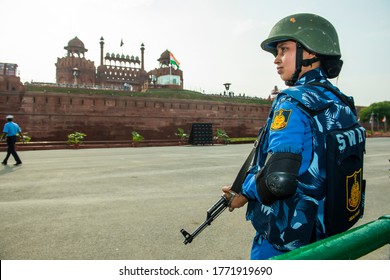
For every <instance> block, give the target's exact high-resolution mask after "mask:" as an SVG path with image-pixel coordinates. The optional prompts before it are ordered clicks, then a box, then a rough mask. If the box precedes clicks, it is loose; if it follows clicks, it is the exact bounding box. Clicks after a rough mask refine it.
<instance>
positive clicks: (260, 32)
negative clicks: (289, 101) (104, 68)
mask: <svg viewBox="0 0 390 280" xmlns="http://www.w3.org/2000/svg"><path fill="white" fill-rule="evenodd" d="M0 7H1V15H2V17H1V21H2V24H1V29H0V30H1V41H0V62H10V63H16V64H18V65H19V74H20V77H21V80H22V81H23V82H25V81H32V80H33V81H36V82H55V63H56V61H57V58H58V57H64V56H65V55H66V50H64V47H65V46H66V45H67V44H68V42H69V40H71V39H73V38H74V37H75V36H77V37H78V38H79V39H80V40H82V41H83V42H84V45H85V47H86V48H87V49H88V52H87V53H86V55H85V57H86V58H87V59H90V60H92V61H94V62H95V66H98V65H99V64H100V45H99V40H100V37H102V36H103V37H104V39H105V49H104V53H107V52H109V53H119V54H122V53H123V54H125V55H127V54H128V55H130V56H131V55H134V56H141V52H140V45H141V43H144V45H145V68H146V70H147V71H149V70H152V69H154V68H156V67H158V66H159V63H158V61H157V59H158V58H159V57H160V55H161V53H162V52H164V51H165V50H166V49H168V50H169V51H171V52H172V53H173V54H174V55H175V57H176V58H177V59H178V60H179V62H180V63H181V65H180V66H181V69H182V70H183V75H184V88H185V89H190V90H197V91H201V92H203V91H204V92H205V93H220V92H222V91H223V90H224V86H223V84H224V83H226V82H229V83H231V84H232V85H231V90H232V91H234V92H235V94H236V95H237V94H240V93H241V94H242V93H245V94H246V95H247V96H258V97H263V98H266V97H267V96H268V95H269V93H270V92H271V90H272V88H273V87H274V86H275V85H277V86H278V87H279V88H285V85H284V83H283V82H282V81H281V80H280V78H279V76H278V75H277V73H276V67H275V65H274V64H273V60H274V58H273V56H272V55H271V54H269V53H267V52H264V51H263V50H261V48H260V43H261V41H262V40H264V39H265V38H267V36H268V34H269V31H270V30H271V28H272V26H273V25H274V24H275V23H276V22H277V21H278V20H279V19H281V18H283V17H285V16H288V15H291V14H294V13H302V12H305V13H306V12H307V13H316V14H318V15H321V16H323V17H325V18H327V19H328V20H329V21H330V22H332V23H333V25H334V26H335V27H336V29H337V31H338V34H339V39H340V45H341V51H342V59H343V60H344V66H343V70H342V71H341V74H340V76H339V78H338V80H336V79H334V80H332V82H333V83H334V84H336V85H337V86H339V87H340V89H341V90H342V91H343V92H344V93H346V94H347V95H353V96H354V98H355V103H356V105H362V106H368V105H370V104H372V103H373V102H380V101H385V100H390V98H389V89H388V87H389V86H388V85H387V81H390V70H389V65H390V64H389V52H388V48H389V45H390V44H389V43H390V16H389V14H390V1H388V0H370V1H367V0H355V1H352V0H348V1H347V0H344V1H343V0H327V1H324V0H321V1H318V0H276V1H269V0H268V1H263V0H187V1H186V0H110V1H106V0H66V1H57V0H12V1H9V0H0ZM122 39H123V43H124V45H123V46H122V48H121V47H120V42H121V40H122Z"/></svg>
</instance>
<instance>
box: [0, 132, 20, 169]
mask: <svg viewBox="0 0 390 280" xmlns="http://www.w3.org/2000/svg"><path fill="white" fill-rule="evenodd" d="M15 143H16V136H7V146H8V149H7V155H6V157H5V159H4V160H3V163H7V161H8V158H9V157H10V155H12V156H13V157H14V159H15V161H16V163H22V161H21V160H20V158H19V156H18V153H17V152H16V150H15Z"/></svg>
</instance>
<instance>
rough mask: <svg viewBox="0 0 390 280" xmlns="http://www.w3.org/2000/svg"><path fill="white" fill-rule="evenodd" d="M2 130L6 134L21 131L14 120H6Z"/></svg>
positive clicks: (14, 134) (14, 133)
mask: <svg viewBox="0 0 390 280" xmlns="http://www.w3.org/2000/svg"><path fill="white" fill-rule="evenodd" d="M3 132H4V133H6V134H7V137H8V136H16V135H17V134H18V133H21V132H22V130H21V129H20V127H19V125H18V124H17V123H14V122H12V121H11V122H7V123H6V124H5V125H4V129H3Z"/></svg>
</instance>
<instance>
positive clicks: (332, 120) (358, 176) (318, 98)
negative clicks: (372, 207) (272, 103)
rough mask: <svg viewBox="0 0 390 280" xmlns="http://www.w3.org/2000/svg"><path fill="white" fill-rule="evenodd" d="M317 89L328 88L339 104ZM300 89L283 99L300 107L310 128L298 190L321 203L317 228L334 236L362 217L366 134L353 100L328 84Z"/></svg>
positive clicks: (290, 92) (289, 92) (318, 84)
mask: <svg viewBox="0 0 390 280" xmlns="http://www.w3.org/2000/svg"><path fill="white" fill-rule="evenodd" d="M316 86H319V87H325V88H327V89H328V90H329V91H331V92H332V93H333V94H335V95H336V96H337V97H338V99H341V101H342V102H335V101H334V100H333V99H331V98H329V97H328V96H327V95H326V94H325V93H324V92H323V91H321V89H320V88H319V87H316ZM298 88H299V90H298V91H291V90H289V91H288V95H285V96H283V97H282V98H285V99H286V100H288V101H290V102H292V103H294V104H296V105H297V106H299V107H300V108H301V109H302V111H303V112H304V113H305V114H306V115H307V116H308V118H309V121H310V123H311V128H312V134H313V157H312V161H311V163H310V166H309V168H308V169H307V171H306V172H304V173H303V174H302V175H301V176H299V186H298V191H302V192H303V193H305V194H306V195H309V196H311V197H313V198H315V199H316V200H318V202H319V207H318V209H319V211H318V215H317V221H318V222H319V223H317V227H322V229H320V232H322V233H325V235H326V236H331V235H334V234H337V233H340V232H343V231H345V230H347V229H349V228H350V227H352V226H353V225H354V224H355V223H356V222H357V221H358V220H359V218H361V217H362V216H363V211H364V194H365V180H364V179H363V157H364V153H365V143H366V137H365V136H366V133H365V129H364V128H363V127H362V126H360V125H359V124H358V122H357V120H356V112H355V106H354V105H353V100H352V99H351V98H350V97H346V96H345V95H341V94H340V93H339V92H338V91H337V90H336V89H335V88H333V87H331V86H330V85H327V84H321V83H316V84H315V86H313V85H310V84H308V85H302V86H298ZM282 94H283V92H282ZM351 101H352V102H351ZM314 176H315V178H314Z"/></svg>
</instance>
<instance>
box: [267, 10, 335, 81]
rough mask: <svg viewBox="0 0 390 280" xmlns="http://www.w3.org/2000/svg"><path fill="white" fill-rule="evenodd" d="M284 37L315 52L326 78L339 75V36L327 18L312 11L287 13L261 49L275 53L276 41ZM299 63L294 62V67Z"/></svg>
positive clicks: (283, 39)
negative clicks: (308, 12)
mask: <svg viewBox="0 0 390 280" xmlns="http://www.w3.org/2000/svg"><path fill="white" fill-rule="evenodd" d="M287 40H292V41H296V42H297V43H299V44H300V45H302V46H303V47H304V48H305V49H306V50H307V51H309V52H312V53H316V54H317V55H318V57H319V59H320V60H321V66H322V68H324V70H325V72H326V74H327V75H328V77H329V78H334V77H337V76H338V74H339V72H340V71H341V66H342V61H341V60H340V58H341V52H340V45H339V38H338V36H337V32H336V29H335V28H334V27H333V25H332V24H331V23H330V22H329V21H327V20H326V19H324V18H323V17H320V16H318V15H315V14H294V15H291V16H287V17H285V18H283V19H281V20H280V21H279V22H277V23H276V24H275V26H274V27H273V28H272V29H271V32H270V34H269V36H268V38H267V39H266V40H264V41H263V42H262V43H261V48H262V49H263V50H265V51H267V52H270V53H272V54H273V55H274V56H276V55H277V51H276V45H277V43H278V42H282V41H287ZM297 59H301V60H302V58H297ZM297 62H299V61H297ZM299 63H302V61H301V62H299ZM300 66H302V65H297V69H298V67H300ZM299 72H300V69H299ZM294 82H295V81H294Z"/></svg>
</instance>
